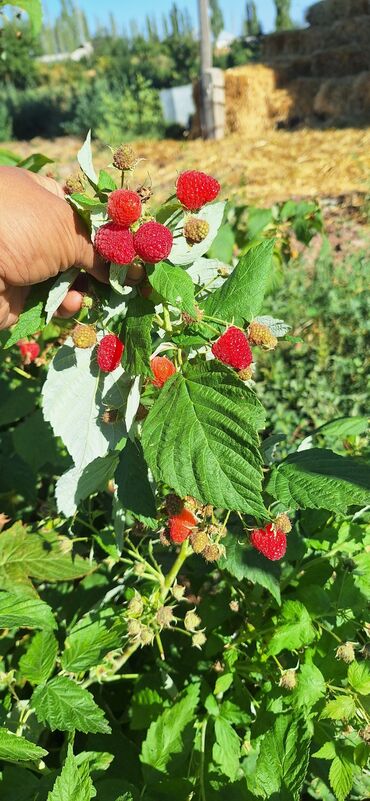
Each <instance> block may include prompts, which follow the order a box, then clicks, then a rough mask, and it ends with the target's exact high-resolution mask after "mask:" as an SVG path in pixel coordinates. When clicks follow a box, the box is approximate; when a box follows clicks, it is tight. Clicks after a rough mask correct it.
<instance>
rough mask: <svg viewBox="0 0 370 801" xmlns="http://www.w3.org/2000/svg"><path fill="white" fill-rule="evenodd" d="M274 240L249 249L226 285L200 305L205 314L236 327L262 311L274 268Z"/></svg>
mask: <svg viewBox="0 0 370 801" xmlns="http://www.w3.org/2000/svg"><path fill="white" fill-rule="evenodd" d="M273 247H274V242H273V240H271V239H268V240H265V241H264V242H262V243H261V244H259V245H257V246H256V247H254V248H251V249H250V250H248V252H247V253H246V254H245V256H242V258H241V259H240V261H239V263H238V264H237V266H236V267H235V269H234V270H233V272H232V273H231V275H230V276H229V278H227V280H226V281H225V283H224V284H223V285H222V286H221V287H220V288H219V289H216V291H215V292H213V294H212V295H209V297H208V298H207V300H205V301H204V302H203V303H202V304H201V305H202V308H203V309H204V311H205V314H206V315H208V316H211V317H219V318H221V319H222V320H226V321H228V322H232V321H233V322H234V323H235V325H243V322H244V321H250V320H253V318H254V317H255V316H256V315H257V314H258V313H259V312H260V311H261V307H262V303H263V298H264V295H265V291H266V288H267V285H268V281H269V278H270V273H271V269H272V266H271V265H272V251H273Z"/></svg>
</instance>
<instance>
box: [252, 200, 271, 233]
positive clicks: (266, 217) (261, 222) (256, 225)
mask: <svg viewBox="0 0 370 801" xmlns="http://www.w3.org/2000/svg"><path fill="white" fill-rule="evenodd" d="M272 222H273V213H272V209H263V208H262V209H259V208H258V207H256V206H249V208H248V239H254V238H255V237H257V236H258V235H259V234H261V233H262V231H263V230H264V228H266V227H267V226H268V225H270V223H272Z"/></svg>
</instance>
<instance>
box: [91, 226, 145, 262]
mask: <svg viewBox="0 0 370 801" xmlns="http://www.w3.org/2000/svg"><path fill="white" fill-rule="evenodd" d="M94 247H95V250H97V251H98V253H99V254H100V256H102V257H103V259H105V261H113V262H114V263H115V264H130V263H131V262H132V260H133V259H134V258H135V256H136V253H135V248H134V237H133V235H132V233H131V231H128V230H127V228H124V226H123V225H118V224H117V223H114V222H109V223H106V224H105V225H102V226H101V228H99V229H98V230H97V232H96V234H95V241H94Z"/></svg>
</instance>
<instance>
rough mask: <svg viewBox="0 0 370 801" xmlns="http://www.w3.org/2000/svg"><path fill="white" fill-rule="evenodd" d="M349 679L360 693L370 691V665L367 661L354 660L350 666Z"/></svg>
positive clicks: (367, 693)
mask: <svg viewBox="0 0 370 801" xmlns="http://www.w3.org/2000/svg"><path fill="white" fill-rule="evenodd" d="M348 681H349V683H350V685H351V686H352V687H353V689H354V690H356V692H357V693H360V695H369V693H370V667H369V666H368V665H367V663H366V662H352V664H351V665H350V666H349V668H348Z"/></svg>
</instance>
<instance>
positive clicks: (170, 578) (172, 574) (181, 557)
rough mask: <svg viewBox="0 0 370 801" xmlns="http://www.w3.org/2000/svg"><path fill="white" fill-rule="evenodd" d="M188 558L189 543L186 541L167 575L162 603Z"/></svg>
mask: <svg viewBox="0 0 370 801" xmlns="http://www.w3.org/2000/svg"><path fill="white" fill-rule="evenodd" d="M188 556H189V543H188V540H185V541H184V542H183V543H182V545H181V548H180V552H179V554H178V556H177V559H176V560H175V562H174V563H173V565H172V567H171V570H170V571H169V573H167V576H166V578H165V580H164V584H163V589H162V601H164V600H165V598H166V597H167V595H168V593H169V591H170V589H171V586H172V584H173V582H174V580H175V578H176V576H177V574H178V572H179V571H180V570H181V568H182V566H183V564H184V562H185V560H186V559H187V557H188Z"/></svg>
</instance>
